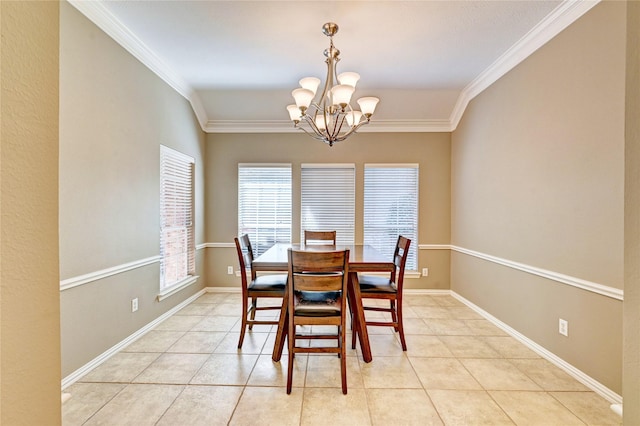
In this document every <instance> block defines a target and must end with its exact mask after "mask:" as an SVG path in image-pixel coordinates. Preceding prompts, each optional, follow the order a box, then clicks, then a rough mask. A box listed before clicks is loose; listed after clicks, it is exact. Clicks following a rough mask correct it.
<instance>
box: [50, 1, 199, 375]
mask: <svg viewBox="0 0 640 426" xmlns="http://www.w3.org/2000/svg"><path fill="white" fill-rule="evenodd" d="M60 22H61V24H60V26H61V28H60V191H59V195H60V279H61V280H70V279H71V280H72V279H74V278H76V277H79V276H83V275H85V274H89V275H91V274H94V273H95V272H97V271H101V270H105V269H110V268H119V267H120V266H122V265H126V264H129V263H131V262H134V263H135V262H138V261H140V260H144V259H148V258H153V257H154V256H158V255H159V253H160V231H159V230H160V218H159V208H160V145H161V144H162V145H166V146H168V147H170V148H173V149H176V150H178V151H180V152H182V153H184V154H187V155H189V156H191V157H193V158H195V161H196V172H195V173H196V176H195V186H196V189H195V213H196V244H201V243H203V242H204V241H203V239H204V233H205V230H204V221H203V219H204V200H203V196H204V174H205V171H204V163H203V159H204V148H205V144H204V133H203V132H202V131H201V129H200V127H199V125H198V122H197V121H196V118H195V116H194V114H193V111H192V109H191V106H190V105H189V102H188V101H187V100H185V99H184V98H183V97H182V96H180V95H179V94H178V93H176V92H175V91H174V90H173V89H172V88H171V87H170V86H168V85H167V84H166V83H164V82H163V81H162V80H161V79H160V78H159V77H157V76H156V75H155V74H154V73H152V72H151V71H150V70H149V69H147V68H146V67H145V66H144V65H143V64H142V63H140V61H138V60H137V59H136V58H134V57H133V56H132V55H130V54H129V53H128V52H127V51H126V50H125V49H124V48H123V47H121V46H120V45H118V44H117V43H116V42H115V41H114V40H113V39H111V38H110V37H109V36H107V35H106V34H105V33H104V32H102V31H101V30H100V29H99V28H98V27H96V26H95V25H94V24H93V23H92V22H90V21H89V20H88V19H87V18H86V17H85V16H84V15H82V14H81V13H80V12H78V11H77V10H76V9H75V8H73V7H72V6H71V5H69V4H68V3H66V2H63V3H61V5H60ZM159 266H160V264H159V262H154V263H152V264H150V265H146V266H141V267H137V268H135V269H133V270H129V271H125V272H121V273H118V274H115V275H112V276H109V277H106V278H101V279H96V280H94V281H91V282H89V283H86V284H83V285H81V286H78V287H73V288H69V289H67V290H64V291H62V292H61V295H60V298H61V300H60V304H61V328H62V330H61V333H62V373H63V377H66V376H67V375H69V374H70V373H72V372H73V371H75V370H76V369H78V368H80V367H81V366H83V365H84V364H86V363H87V362H89V361H91V360H93V359H94V358H96V357H97V356H98V355H100V354H101V353H103V352H104V351H106V350H107V349H109V348H111V347H112V346H114V345H115V344H117V343H119V342H121V341H122V340H123V339H125V338H126V337H128V336H129V335H131V334H132V333H134V332H135V331H137V330H139V329H140V328H142V327H144V326H145V325H147V324H148V323H150V322H151V321H153V320H155V319H156V318H158V317H159V316H160V315H162V314H164V313H165V312H167V311H168V310H169V309H171V308H173V307H174V306H176V305H177V304H178V303H180V302H182V301H184V300H185V299H186V298H188V297H189V296H191V295H193V294H194V293H195V292H197V291H199V290H201V289H202V288H203V287H204V286H205V283H206V278H205V277H204V268H203V253H202V250H200V251H198V252H197V254H196V269H197V271H196V272H197V273H198V274H199V275H200V277H201V279H200V280H199V281H198V282H197V283H196V284H194V285H191V286H189V287H188V288H186V289H184V290H182V291H180V292H178V293H176V294H175V295H173V296H171V297H169V298H166V299H164V300H162V301H160V302H159V301H158V300H157V295H158V292H159V287H160V277H159V273H160V267H159ZM136 297H137V298H138V301H139V310H138V311H137V312H131V299H133V298H136Z"/></svg>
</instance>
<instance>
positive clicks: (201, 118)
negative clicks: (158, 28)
mask: <svg viewBox="0 0 640 426" xmlns="http://www.w3.org/2000/svg"><path fill="white" fill-rule="evenodd" d="M67 2H68V3H69V4H71V5H72V6H73V7H75V8H76V9H77V10H78V11H79V12H80V13H82V14H83V15H84V16H86V17H87V18H88V19H89V20H90V21H91V22H93V23H94V24H95V25H96V26H97V27H98V28H100V29H101V30H102V31H104V32H105V33H106V34H107V35H108V36H109V37H111V38H112V39H113V40H114V41H115V42H116V43H118V44H119V45H120V46H122V47H124V48H125V49H126V50H127V51H128V52H129V53H131V55H133V56H134V57H135V58H136V59H138V60H139V61H140V62H142V64H143V65H145V66H146V67H147V68H149V69H150V70H151V71H152V72H153V73H154V74H156V75H157V76H158V77H160V79H162V80H163V81H164V82H165V83H167V84H168V85H169V86H171V88H173V89H174V90H175V91H176V92H178V93H179V94H180V95H182V96H183V97H184V98H185V99H187V100H188V101H189V103H190V104H191V108H192V109H193V112H194V114H195V115H196V118H197V119H198V122H199V123H200V127H202V129H203V130H204V127H205V123H206V122H207V114H206V112H205V109H204V107H203V106H202V101H201V100H200V97H199V96H198V94H197V93H196V92H195V90H193V88H192V87H191V86H190V85H189V84H187V82H186V81H185V80H184V79H183V78H182V77H181V76H180V75H178V74H176V72H175V71H173V69H172V68H171V67H170V66H169V65H167V63H166V62H164V61H163V60H162V59H160V57H158V55H156V54H155V52H153V51H152V50H151V49H150V48H149V47H148V46H147V45H146V44H144V43H143V42H142V40H140V39H139V38H138V37H137V36H136V35H135V34H134V33H133V32H132V31H131V30H130V29H129V28H127V26H126V25H124V24H123V23H122V22H121V21H120V20H119V19H118V18H116V17H115V16H114V15H113V14H112V13H111V12H110V11H109V9H107V8H106V7H105V6H104V4H103V2H102V1H86V0H67Z"/></svg>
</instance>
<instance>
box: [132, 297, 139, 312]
mask: <svg viewBox="0 0 640 426" xmlns="http://www.w3.org/2000/svg"><path fill="white" fill-rule="evenodd" d="M137 310H138V298H137V297H136V298H135V299H131V312H135V311H137Z"/></svg>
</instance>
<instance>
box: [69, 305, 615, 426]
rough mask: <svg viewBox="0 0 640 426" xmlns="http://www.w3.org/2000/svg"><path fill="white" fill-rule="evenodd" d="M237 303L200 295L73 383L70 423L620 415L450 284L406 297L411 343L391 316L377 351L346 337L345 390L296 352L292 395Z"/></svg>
mask: <svg viewBox="0 0 640 426" xmlns="http://www.w3.org/2000/svg"><path fill="white" fill-rule="evenodd" d="M240 311H241V307H240V296H239V294H229V293H206V294H204V295H202V296H201V297H199V298H198V299H197V300H195V301H194V302H193V303H191V304H190V305H188V306H186V307H185V308H183V309H182V310H181V311H179V312H177V313H176V314H175V315H173V316H172V317H170V318H168V319H167V320H165V321H164V322H162V323H161V324H159V325H158V326H156V327H155V329H153V330H152V331H150V332H148V333H147V334H145V335H144V336H143V337H141V338H140V339H138V340H137V341H135V342H134V343H132V344H130V345H129V346H128V347H126V348H125V349H123V350H122V351H121V352H119V353H118V354H116V355H114V356H113V357H111V358H110V359H109V360H107V361H106V362H105V363H103V364H102V365H100V366H99V367H97V368H96V369H94V370H93V371H91V372H90V373H88V374H87V375H85V376H84V377H83V378H82V379H80V380H79V381H78V382H76V383H75V384H73V385H72V386H70V387H69V388H67V389H66V390H65V392H69V393H71V399H69V400H68V401H67V402H66V403H64V404H63V424H64V425H65V426H71V425H118V426H120V425H136V426H140V425H172V426H175V425H178V426H179V425H188V426H196V425H226V424H229V425H257V424H260V425H271V424H277V425H316V424H317V425H341V424H344V425H350V426H356V425H410V424H416V425H489V424H491V425H497V424H500V425H502V424H505V425H506V424H509V425H513V424H517V425H574V424H577V425H583V424H588V425H619V424H622V419H621V418H620V417H618V416H617V415H616V414H615V413H613V412H612V411H611V410H610V408H609V405H610V404H609V402H607V401H606V400H604V399H603V398H601V397H600V396H599V395H597V394H596V393H594V392H592V391H590V390H589V389H588V388H586V387H585V386H583V385H582V384H581V383H579V382H578V381H576V380H574V379H573V378H572V377H570V376H569V375H568V374H566V373H565V372H563V371H562V370H560V369H559V368H557V367H555V366H554V365H553V364H551V363H550V362H548V361H546V360H545V359H543V358H540V357H539V356H538V355H537V354H536V353H534V352H533V351H531V350H530V349H528V348H527V347H525V346H523V345H522V344H520V343H519V342H518V341H516V340H515V339H514V338H512V337H510V336H508V335H507V334H505V333H504V332H503V331H501V330H500V329H499V328H497V327H495V326H494V325H493V324H491V323H490V322H488V321H487V320H485V319H483V318H482V317H480V316H479V315H478V314H476V313H475V312H474V311H472V310H471V309H469V308H468V307H466V306H464V305H463V304H462V303H461V302H459V301H458V300H457V299H454V298H453V297H451V296H448V295H407V296H406V297H405V322H406V334H407V345H408V350H407V352H403V351H402V349H401V347H400V343H399V340H398V338H397V336H396V335H395V333H393V332H392V329H391V328H388V327H370V328H369V330H370V332H369V333H370V337H371V347H372V352H373V356H374V358H373V361H372V362H371V363H364V362H363V361H362V357H361V355H360V351H359V349H357V350H352V349H348V359H347V361H348V363H347V377H348V386H349V393H348V395H343V394H342V392H341V390H340V367H339V361H338V359H337V358H336V357H335V356H331V355H299V356H297V357H296V361H295V362H296V364H295V372H294V378H293V380H294V381H293V386H294V388H293V391H292V393H291V395H287V394H286V392H285V387H284V386H285V383H286V376H287V367H286V365H287V362H286V354H285V355H283V358H282V360H281V361H280V362H279V363H274V362H273V361H272V360H271V351H272V349H273V344H274V337H275V331H274V327H272V326H262V327H254V330H253V331H252V332H248V333H247V336H246V337H245V341H244V345H243V348H242V350H238V349H237V348H236V346H237V342H238V336H239V333H238V331H239V324H240V321H239V319H240V315H239V314H240ZM274 314H275V313H274ZM377 315H381V314H377ZM349 339H350V336H348V340H349Z"/></svg>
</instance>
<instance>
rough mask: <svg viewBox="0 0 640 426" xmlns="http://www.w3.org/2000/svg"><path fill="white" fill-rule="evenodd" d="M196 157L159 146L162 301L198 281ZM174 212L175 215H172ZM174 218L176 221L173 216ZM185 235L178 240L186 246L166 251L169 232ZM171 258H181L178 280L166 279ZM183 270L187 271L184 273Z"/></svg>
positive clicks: (168, 242)
mask: <svg viewBox="0 0 640 426" xmlns="http://www.w3.org/2000/svg"><path fill="white" fill-rule="evenodd" d="M195 166H196V163H195V159H194V158H193V157H191V156H189V155H186V154H183V153H181V152H179V151H176V150H175V149H172V148H169V147H167V146H164V145H160V293H159V295H158V298H159V300H162V299H164V298H166V297H168V296H170V295H172V294H174V293H175V292H177V291H179V290H181V289H182V288H184V287H186V286H188V285H190V284H192V283H194V282H196V281H197V279H198V276H197V275H196V256H195V252H196V247H195ZM171 213H173V215H171ZM171 217H173V220H171V219H170V218H171ZM169 232H173V233H176V232H177V233H178V234H182V235H180V236H179V237H177V238H176V239H174V240H173V241H174V242H175V241H177V243H178V244H179V245H181V247H183V248H184V250H183V251H180V249H179V252H178V253H176V254H167V251H170V250H168V249H169V244H170V241H169V240H168V233H169ZM170 257H182V259H181V260H178V262H181V263H182V264H180V265H176V269H179V272H178V273H176V277H177V278H176V279H174V280H171V281H167V277H168V276H169V273H168V272H167V269H168V267H172V265H171V264H168V259H169V258H170ZM183 271H184V273H183Z"/></svg>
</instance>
